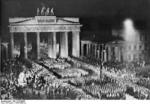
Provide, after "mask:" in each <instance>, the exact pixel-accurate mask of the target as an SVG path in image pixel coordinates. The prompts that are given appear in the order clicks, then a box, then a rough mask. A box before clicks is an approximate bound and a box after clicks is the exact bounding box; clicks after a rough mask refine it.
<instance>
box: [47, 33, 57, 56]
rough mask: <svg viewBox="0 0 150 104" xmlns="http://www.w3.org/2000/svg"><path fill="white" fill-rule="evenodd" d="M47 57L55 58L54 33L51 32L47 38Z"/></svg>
mask: <svg viewBox="0 0 150 104" xmlns="http://www.w3.org/2000/svg"><path fill="white" fill-rule="evenodd" d="M48 57H50V58H56V32H52V33H50V34H49V36H48Z"/></svg>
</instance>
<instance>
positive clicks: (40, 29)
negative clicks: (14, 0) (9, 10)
mask: <svg viewBox="0 0 150 104" xmlns="http://www.w3.org/2000/svg"><path fill="white" fill-rule="evenodd" d="M81 26H82V25H81V24H80V23H79V18H59V17H56V16H35V17H29V18H17V17H16V18H9V31H10V53H11V54H10V55H11V57H12V58H13V57H14V47H15V41H17V40H15V34H19V36H21V38H20V39H22V40H21V41H20V55H21V56H22V57H24V58H28V40H29V39H30V38H31V37H32V38H33V39H32V42H31V45H32V52H33V54H34V55H35V58H36V59H40V44H41V39H40V38H41V35H42V34H43V33H45V34H47V40H48V43H47V44H48V46H47V48H48V52H47V55H48V57H50V58H56V57H57V54H56V53H57V43H58V44H59V57H64V58H67V57H68V56H69V51H71V52H72V53H71V55H72V56H74V57H79V56H80V27H81ZM69 33H70V34H69ZM58 34H59V38H57V37H58ZM68 37H70V38H68ZM70 39H71V40H70ZM70 41H71V46H70V47H68V46H69V42H70Z"/></svg>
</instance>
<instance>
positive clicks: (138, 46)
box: [106, 31, 150, 62]
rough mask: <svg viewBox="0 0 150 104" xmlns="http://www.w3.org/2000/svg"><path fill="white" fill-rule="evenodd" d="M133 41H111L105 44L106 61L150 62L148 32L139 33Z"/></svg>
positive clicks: (149, 38)
mask: <svg viewBox="0 0 150 104" xmlns="http://www.w3.org/2000/svg"><path fill="white" fill-rule="evenodd" d="M135 38H136V39H135V41H113V42H109V43H107V44H106V50H107V53H108V54H107V55H108V56H107V59H108V61H119V62H120V61H123V62H132V61H146V62H149V61H150V46H149V43H150V42H149V41H150V36H149V32H144V31H140V35H139V36H137V37H135Z"/></svg>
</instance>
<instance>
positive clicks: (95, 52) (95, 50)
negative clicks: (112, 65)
mask: <svg viewBox="0 0 150 104" xmlns="http://www.w3.org/2000/svg"><path fill="white" fill-rule="evenodd" d="M94 46H95V48H94V54H95V55H94V58H97V44H95V45H94Z"/></svg>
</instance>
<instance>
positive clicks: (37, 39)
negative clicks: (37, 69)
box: [36, 32, 40, 59]
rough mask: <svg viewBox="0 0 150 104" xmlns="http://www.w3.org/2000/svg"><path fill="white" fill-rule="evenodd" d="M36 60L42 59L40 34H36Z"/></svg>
mask: <svg viewBox="0 0 150 104" xmlns="http://www.w3.org/2000/svg"><path fill="white" fill-rule="evenodd" d="M36 59H40V33H39V32H37V34H36Z"/></svg>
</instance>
